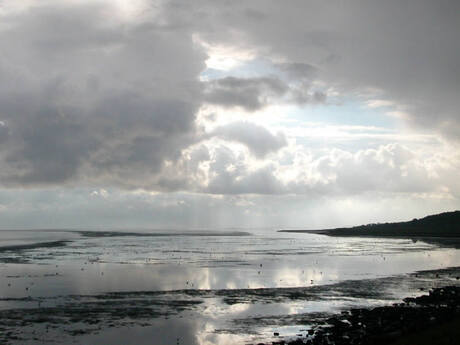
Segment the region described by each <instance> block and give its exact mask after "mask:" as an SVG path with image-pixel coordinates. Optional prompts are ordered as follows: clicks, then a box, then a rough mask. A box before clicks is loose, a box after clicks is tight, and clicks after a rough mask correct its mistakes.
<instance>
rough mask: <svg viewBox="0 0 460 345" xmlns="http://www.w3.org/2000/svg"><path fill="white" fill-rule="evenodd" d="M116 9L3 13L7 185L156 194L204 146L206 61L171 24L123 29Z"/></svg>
mask: <svg viewBox="0 0 460 345" xmlns="http://www.w3.org/2000/svg"><path fill="white" fill-rule="evenodd" d="M112 10H113V8H112V7H111V5H110V3H109V2H107V3H104V2H97V3H96V5H92V4H85V3H84V2H82V3H78V4H76V3H68V4H62V3H54V4H53V3H47V4H45V5H36V6H32V7H31V8H29V9H28V10H27V11H23V12H18V13H14V14H12V15H11V16H6V18H5V21H4V23H3V24H4V25H2V26H1V27H0V42H2V43H1V45H2V56H1V58H0V78H1V80H2V82H1V84H0V121H2V122H1V124H2V125H1V127H0V141H1V142H3V144H2V146H0V157H1V159H2V167H3V169H2V171H1V172H0V181H1V182H2V183H3V184H4V185H30V186H33V185H39V184H51V185H52V184H63V183H68V184H73V183H84V184H85V183H86V184H94V183H97V184H102V185H105V184H108V185H118V186H122V187H127V188H139V187H145V188H153V189H155V188H157V187H158V186H159V185H160V184H162V183H161V182H160V180H164V178H163V177H162V176H161V171H162V168H163V167H164V165H165V162H167V161H171V162H174V161H177V160H178V158H179V157H180V152H181V150H182V149H184V148H186V147H188V146H189V145H190V144H191V143H193V142H195V141H196V140H197V134H196V128H195V124H194V121H195V113H196V111H197V109H198V107H199V106H200V93H201V85H200V83H199V81H198V75H199V73H200V72H201V71H202V69H203V68H204V63H203V61H204V58H205V55H204V54H203V53H202V52H201V51H200V50H199V49H198V48H197V47H196V45H194V43H193V42H192V38H191V34H190V33H189V32H186V31H183V30H182V29H180V28H176V29H175V30H170V29H165V26H167V24H168V23H167V22H166V23H165V19H164V18H160V19H158V20H157V19H156V18H155V17H154V16H151V17H149V19H148V20H147V21H146V22H142V21H141V22H137V21H135V22H121V21H120V20H118V19H117V18H116V17H115V16H110V15H111V11H112ZM160 20H161V23H159V22H158V21H160ZM185 62H186V63H185ZM163 184H164V183H163ZM166 189H167V188H166Z"/></svg>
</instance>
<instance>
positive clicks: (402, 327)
mask: <svg viewBox="0 0 460 345" xmlns="http://www.w3.org/2000/svg"><path fill="white" fill-rule="evenodd" d="M305 321H306V322H308V321H307V320H305ZM421 332H422V333H423V332H425V333H427V334H429V335H430V336H432V337H434V338H435V339H436V341H435V342H432V340H430V339H428V338H426V336H425V338H426V339H425V340H422V342H419V341H420V340H417V344H420V343H423V344H425V343H426V344H428V343H431V344H434V343H436V344H438V345H439V344H458V343H460V338H459V336H460V287H458V286H447V287H443V288H436V289H433V290H431V291H429V293H428V294H427V295H422V296H419V297H416V298H406V299H404V301H403V302H402V303H398V304H394V305H392V306H385V307H377V308H374V309H351V310H349V311H343V312H342V313H341V314H340V315H336V316H333V317H331V318H329V319H327V320H326V321H325V322H324V323H323V324H318V325H315V326H313V327H312V328H311V329H310V330H309V332H308V334H307V335H306V336H303V337H299V338H297V339H295V340H291V341H285V340H281V341H273V342H270V343H266V344H263V343H261V344H258V345H268V344H270V345H301V344H302V345H303V344H309V345H326V344H327V345H345V344H347V345H349V344H353V345H367V344H393V343H394V344H411V343H413V341H412V340H410V339H411V337H412V338H413V337H414V336H416V335H419V337H420V334H421ZM421 337H424V335H421ZM424 341H425V342H424Z"/></svg>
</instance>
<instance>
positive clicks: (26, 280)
mask: <svg viewBox="0 0 460 345" xmlns="http://www.w3.org/2000/svg"><path fill="white" fill-rule="evenodd" d="M36 233H38V232H36V231H34V232H33V233H32V234H30V233H29V232H21V233H18V232H0V236H3V238H6V239H7V240H5V241H2V242H0V243H2V244H4V245H3V246H2V245H0V247H1V248H0V277H1V280H0V315H1V316H0V342H1V343H6V344H37V343H38V344H40V343H43V344H93V343H94V344H95V343H101V342H105V343H107V344H126V343H127V342H133V341H135V343H136V344H152V343H155V344H159V345H161V344H171V343H174V344H192V345H194V344H196V345H205V344H206V345H211V344H224V345H225V344H242V345H243V344H254V343H256V344H257V343H261V342H265V343H271V342H280V341H286V342H289V341H293V340H294V339H296V338H303V339H308V334H309V332H311V330H312V329H315V327H318V325H321V324H323V323H324V322H325V320H327V319H329V318H331V316H333V315H340V314H341V313H342V312H344V311H346V310H350V309H352V308H372V307H381V306H388V305H391V304H393V303H398V302H401V301H402V299H403V298H407V297H415V296H418V295H420V294H427V293H428V291H429V290H430V289H432V288H438V287H443V286H448V285H450V286H460V280H459V277H460V267H458V266H460V265H459V263H460V251H459V250H458V249H456V248H452V247H449V248H445V247H442V246H439V245H436V244H433V243H426V242H423V241H412V240H410V239H391V238H380V239H374V238H357V237H356V238H355V237H347V238H344V239H338V238H335V237H327V236H323V235H318V234H308V235H306V234H295V233H289V234H286V233H277V232H276V231H275V229H252V230H250V231H244V232H242V231H230V232H222V231H220V232H219V231H214V232H212V231H207V232H187V231H173V232H164V231H156V232H138V231H137V232H136V233H120V232H110V231H105V232H103V233H98V232H92V231H90V232H88V231H84V232H83V231H46V230H41V231H39V233H40V241H37V240H35V241H32V240H31V239H32V238H36V237H35V234H36ZM15 236H16V237H15ZM21 236H22V238H21ZM50 243H53V244H52V245H50Z"/></svg>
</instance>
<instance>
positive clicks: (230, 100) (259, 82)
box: [205, 77, 288, 111]
mask: <svg viewBox="0 0 460 345" xmlns="http://www.w3.org/2000/svg"><path fill="white" fill-rule="evenodd" d="M287 91H288V86H287V85H286V84H284V83H283V82H282V81H281V80H279V79H278V78H273V77H262V78H236V77H226V78H222V79H217V80H212V81H210V82H208V85H207V90H206V92H205V100H206V102H208V103H211V104H218V105H222V106H224V107H237V106H238V107H242V108H244V109H246V110H248V111H254V110H258V109H261V108H263V107H264V106H266V105H268V103H269V99H270V97H273V98H280V97H282V96H283V95H284V94H285V93H286V92H287Z"/></svg>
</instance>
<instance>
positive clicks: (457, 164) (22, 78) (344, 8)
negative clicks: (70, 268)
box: [0, 0, 460, 229]
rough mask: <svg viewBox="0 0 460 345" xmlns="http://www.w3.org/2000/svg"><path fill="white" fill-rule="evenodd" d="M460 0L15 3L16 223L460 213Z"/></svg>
mask: <svg viewBox="0 0 460 345" xmlns="http://www.w3.org/2000/svg"><path fill="white" fill-rule="evenodd" d="M459 35H460V2H459V1H457V0H439V1H432V0H388V1H378V0H373V1H369V0H366V1H364V0H330V1H324V0H322V1H319V0H317V1H316V0H288V1H275V0H263V1H262V0H252V1H243V0H241V1H240V0H232V1H226V0H222V1H215V0H194V1H186V0H170V1H168V0H129V1H128V0H126V1H125V0H78V1H77V0H67V1H60V0H40V1H34V0H3V1H1V2H0V228H2V229H8V228H87V227H88V228H124V229H134V228H180V229H188V228H193V229H196V228H233V227H239V228H248V227H270V228H306V229H316V228H325V227H335V226H349V225H357V224H363V223H371V222H386V221H398V220H407V219H412V218H414V217H423V216H425V215H427V214H433V213H438V212H444V211H452V210H456V209H460V179H459V171H460V118H459V117H460V111H459V105H460V101H459V98H460V97H459V96H460V40H459V39H458V37H459Z"/></svg>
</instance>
